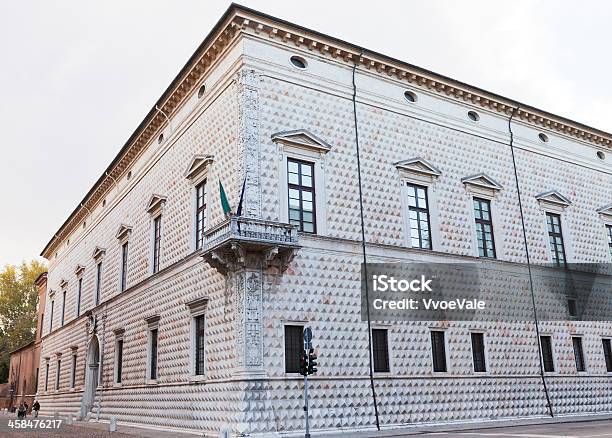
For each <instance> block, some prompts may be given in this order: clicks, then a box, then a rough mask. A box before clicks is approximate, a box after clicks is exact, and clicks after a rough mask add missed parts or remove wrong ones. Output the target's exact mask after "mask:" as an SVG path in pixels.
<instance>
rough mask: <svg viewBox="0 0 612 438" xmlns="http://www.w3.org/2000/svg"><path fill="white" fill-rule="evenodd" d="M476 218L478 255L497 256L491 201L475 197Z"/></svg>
mask: <svg viewBox="0 0 612 438" xmlns="http://www.w3.org/2000/svg"><path fill="white" fill-rule="evenodd" d="M473 202H474V219H475V221H476V239H477V241H478V256H479V257H488V258H493V259H494V258H495V239H494V238H493V219H492V218H491V201H489V200H487V199H481V198H474V200H473Z"/></svg>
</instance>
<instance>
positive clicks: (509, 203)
mask: <svg viewBox="0 0 612 438" xmlns="http://www.w3.org/2000/svg"><path fill="white" fill-rule="evenodd" d="M353 84H354V85H353ZM355 111H356V114H355ZM355 121H357V125H356V122H355ZM356 127H357V129H356ZM356 132H357V134H358V141H359V148H360V150H359V158H360V168H358V166H357V149H356ZM511 142H512V144H511ZM611 142H612V135H610V134H607V133H605V132H602V131H599V130H596V129H593V128H589V127H586V126H584V125H581V124H578V123H576V122H573V121H570V120H567V119H564V118H562V117H559V116H555V115H552V114H549V113H546V112H543V111H540V110H538V109H535V108H532V107H528V106H524V105H520V104H518V103H517V102H515V101H512V100H511V99H507V98H504V97H501V96H497V95H494V94H492V93H489V92H486V91H483V90H480V89H477V88H475V87H472V86H469V85H466V84H462V83H460V82H457V81H455V80H453V79H450V78H446V77H443V76H440V75H437V74H435V73H432V72H428V71H425V70H423V69H420V68H418V67H414V66H411V65H409V64H406V63H403V62H400V61H398V60H394V59H391V58H389V57H387V56H384V55H382V54H378V53H375V52H371V51H367V50H363V49H361V48H359V47H357V46H354V45H352V44H349V43H347V42H344V41H341V40H338V39H335V38H332V37H329V36H326V35H322V34H319V33H317V32H314V31H311V30H308V29H304V28H301V27H299V26H297V25H294V24H291V23H287V22H284V21H282V20H278V19H275V18H273V17H269V16H267V15H264V14H261V13H259V12H256V11H252V10H249V9H246V8H243V7H240V6H235V5H233V6H231V7H230V8H229V9H228V11H227V12H226V14H225V15H224V16H223V17H222V18H221V20H220V21H219V23H218V24H217V25H216V27H215V28H214V29H213V30H212V32H211V33H210V34H209V36H208V37H207V38H206V39H205V40H204V42H203V43H202V45H201V46H200V48H199V49H198V50H197V51H196V53H195V54H194V55H193V57H192V58H191V59H190V60H189V62H188V63H187V65H186V66H185V67H184V68H183V69H182V70H181V72H180V73H179V75H178V76H177V78H176V79H175V80H174V81H173V83H172V84H171V85H170V87H169V88H168V89H167V90H166V91H165V92H164V94H163V95H162V97H161V98H160V99H159V101H158V102H157V103H156V105H155V106H154V107H153V109H152V110H151V111H150V113H149V114H148V115H147V117H146V118H145V120H143V122H142V123H141V125H140V126H139V127H138V128H137V130H136V131H135V133H134V134H133V135H132V137H131V138H130V139H129V140H128V142H127V143H126V144H125V146H124V147H123V148H122V149H121V151H120V152H119V154H118V155H117V157H116V158H115V160H114V161H113V162H112V163H111V165H110V166H109V167H108V169H107V171H106V172H105V173H104V175H103V176H102V177H100V179H99V180H98V182H97V183H96V184H95V186H94V187H93V188H92V189H91V190H90V191H89V193H88V194H87V195H86V196H85V198H84V199H83V202H82V203H81V204H80V205H79V207H77V208H76V209H75V210H74V212H73V213H72V214H71V215H70V217H69V218H68V219H67V220H66V222H65V223H64V224H63V225H62V226H61V228H60V229H59V231H58V232H57V233H56V234H55V236H54V237H53V239H52V240H51V241H50V242H49V243H48V244H47V246H46V247H45V249H44V250H43V253H42V255H43V256H44V257H46V258H47V259H49V274H48V291H47V298H46V299H47V301H46V306H45V311H44V321H43V339H42V352H41V357H40V365H39V367H40V370H41V372H40V379H39V385H38V393H39V395H40V399H41V407H42V413H43V414H52V413H54V412H59V413H61V414H76V415H78V416H80V417H81V418H82V419H87V420H95V419H98V420H101V421H108V420H109V418H110V417H112V416H114V417H117V419H118V420H119V421H120V422H126V423H128V422H129V423H139V424H145V425H148V426H150V427H159V428H167V429H173V428H179V429H192V430H199V431H202V432H204V433H211V434H217V433H219V431H221V430H225V429H228V430H230V431H231V432H232V433H236V434H251V435H257V434H274V433H281V434H282V433H295V432H298V431H300V430H301V428H302V427H303V421H304V420H303V417H304V413H303V410H302V403H303V401H302V387H303V383H302V377H301V376H300V375H299V374H298V373H297V367H298V365H299V364H297V361H298V356H297V355H298V353H299V348H300V345H301V333H302V328H303V327H304V326H306V325H308V326H310V327H311V328H312V330H313V332H314V338H315V339H314V345H315V347H316V348H317V352H318V355H319V358H320V360H319V362H320V367H319V372H318V373H317V375H316V376H314V377H312V378H311V387H310V396H311V402H310V403H311V411H310V416H311V427H312V428H313V429H314V430H333V429H338V428H345V429H361V428H368V427H373V425H374V424H375V418H374V409H373V403H372V397H371V394H372V392H371V388H370V380H369V374H368V373H369V362H370V350H369V347H368V345H369V344H368V338H369V336H368V335H369V334H368V325H367V323H366V322H364V321H363V320H362V318H361V313H360V312H361V302H360V296H361V291H360V287H361V285H360V275H361V274H360V269H361V262H362V260H363V258H362V253H361V243H362V237H361V220H360V191H359V181H360V179H361V183H362V190H363V193H362V196H361V201H362V204H363V209H364V211H363V215H364V229H365V240H366V248H367V257H368V262H402V261H404V262H405V261H410V262H415V261H418V262H427V263H437V262H440V263H444V262H457V261H476V260H487V263H490V264H491V265H492V266H523V265H524V264H525V263H526V262H527V256H526V251H525V246H526V245H525V244H527V248H528V249H529V255H530V261H531V263H534V264H535V263H540V264H544V263H551V262H552V263H553V264H555V265H557V266H560V267H563V266H564V265H565V264H566V263H610V262H611V261H612V165H611V164H610V163H611V162H612V161H610V160H612V148H611V145H612V143H611ZM515 172H516V173H515ZM516 181H518V186H519V187H520V195H521V203H520V204H519V192H518V191H517V184H516ZM220 184H222V185H223V187H224V189H225V192H226V193H227V197H228V198H229V203H230V206H231V207H232V209H233V211H234V213H237V210H238V207H239V206H240V215H237V214H232V215H229V216H227V215H225V214H224V209H223V206H222V202H221V199H220V196H219V186H220ZM240 200H242V202H240ZM521 207H522V212H521ZM521 215H522V217H523V218H524V222H525V234H523V228H522V226H521ZM524 236H525V237H526V242H525V239H524ZM509 292H510V291H506V294H508V293H509ZM509 305H511V304H509ZM539 332H540V334H541V335H542V339H541V347H540V348H541V350H542V360H540V353H539V348H538V342H539V340H538V338H537V336H536V332H535V325H534V323H533V322H531V321H526V322H514V323H510V322H509V323H497V322H483V321H480V322H478V321H470V322H427V321H419V322H417V321H414V322H384V321H380V322H373V323H372V333H371V335H372V343H373V345H372V348H373V353H374V354H373V358H374V383H375V388H376V393H377V397H378V411H379V416H380V423H381V425H383V426H385V427H392V426H401V425H406V424H416V423H425V422H442V421H465V420H480V419H491V418H510V417H526V416H547V415H549V414H550V413H551V411H552V413H553V415H568V414H586V413H601V412H610V411H612V353H611V352H610V339H611V338H612V324H611V323H610V322H606V321H599V322H581V321H570V320H568V321H541V322H540V326H539ZM540 363H543V365H544V369H545V373H544V378H545V381H546V383H547V391H548V397H549V398H550V405H549V404H548V402H547V394H546V393H545V391H544V388H543V384H542V376H541V374H540Z"/></svg>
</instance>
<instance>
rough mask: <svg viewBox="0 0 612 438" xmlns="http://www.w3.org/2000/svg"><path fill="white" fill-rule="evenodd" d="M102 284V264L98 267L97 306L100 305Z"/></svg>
mask: <svg viewBox="0 0 612 438" xmlns="http://www.w3.org/2000/svg"><path fill="white" fill-rule="evenodd" d="M101 284H102V262H100V263H98V266H97V267H96V306H97V305H98V304H100V287H101Z"/></svg>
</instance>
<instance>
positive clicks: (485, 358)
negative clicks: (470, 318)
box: [470, 330, 490, 374]
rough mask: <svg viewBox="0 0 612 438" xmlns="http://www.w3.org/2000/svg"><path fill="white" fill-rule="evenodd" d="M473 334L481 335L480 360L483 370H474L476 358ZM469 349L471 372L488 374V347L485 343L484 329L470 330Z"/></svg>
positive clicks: (485, 334)
mask: <svg viewBox="0 0 612 438" xmlns="http://www.w3.org/2000/svg"><path fill="white" fill-rule="evenodd" d="M474 335H480V336H482V360H483V365H484V370H482V371H477V370H476V360H475V351H474ZM470 351H471V352H472V372H473V373H474V374H489V372H490V369H489V349H488V345H487V333H486V332H484V331H478V330H473V331H470Z"/></svg>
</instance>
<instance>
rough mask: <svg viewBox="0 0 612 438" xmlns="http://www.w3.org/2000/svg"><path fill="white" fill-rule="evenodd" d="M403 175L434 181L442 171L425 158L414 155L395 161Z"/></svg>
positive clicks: (396, 166)
mask: <svg viewBox="0 0 612 438" xmlns="http://www.w3.org/2000/svg"><path fill="white" fill-rule="evenodd" d="M394 165H395V168H396V169H397V170H398V171H399V173H400V176H402V177H412V178H416V179H418V180H424V181H434V180H436V179H438V177H439V176H440V175H442V172H441V171H440V169H438V168H437V167H436V166H434V165H433V164H431V163H430V162H429V161H427V160H426V159H425V158H421V157H414V158H410V159H408V160H402V161H398V162H396V163H394Z"/></svg>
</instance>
